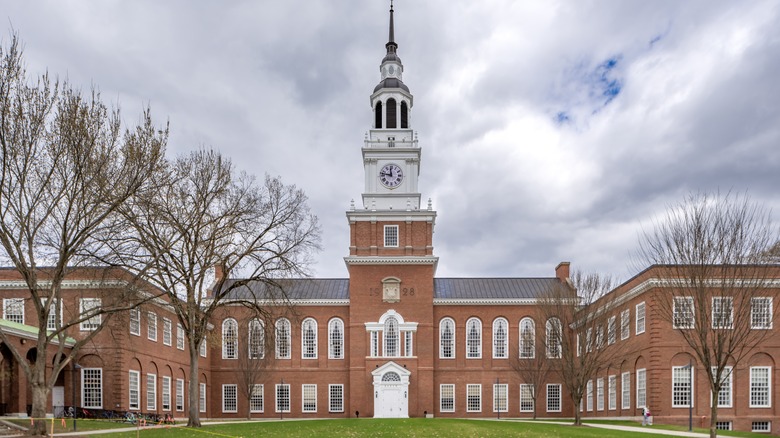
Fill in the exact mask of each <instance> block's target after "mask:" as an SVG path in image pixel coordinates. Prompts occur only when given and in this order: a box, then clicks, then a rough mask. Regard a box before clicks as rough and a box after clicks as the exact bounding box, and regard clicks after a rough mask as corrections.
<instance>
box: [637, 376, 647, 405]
mask: <svg viewBox="0 0 780 438" xmlns="http://www.w3.org/2000/svg"><path fill="white" fill-rule="evenodd" d="M645 406H647V370H646V369H645V368H642V369H640V370H636V407H637V408H638V409H640V408H643V407H645Z"/></svg>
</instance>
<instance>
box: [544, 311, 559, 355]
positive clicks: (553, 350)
mask: <svg viewBox="0 0 780 438" xmlns="http://www.w3.org/2000/svg"><path fill="white" fill-rule="evenodd" d="M545 329H546V332H547V357H548V358H550V359H560V358H561V320H560V319H558V318H555V317H553V318H550V319H548V320H547V324H546V325H545Z"/></svg>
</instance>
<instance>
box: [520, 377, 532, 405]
mask: <svg viewBox="0 0 780 438" xmlns="http://www.w3.org/2000/svg"><path fill="white" fill-rule="evenodd" d="M533 411H534V385H531V384H529V383H521V384H520V412H533Z"/></svg>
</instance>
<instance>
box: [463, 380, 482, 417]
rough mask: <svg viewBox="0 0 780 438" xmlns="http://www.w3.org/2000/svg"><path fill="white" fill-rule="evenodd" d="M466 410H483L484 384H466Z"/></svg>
mask: <svg viewBox="0 0 780 438" xmlns="http://www.w3.org/2000/svg"><path fill="white" fill-rule="evenodd" d="M466 412H482V385H480V384H473V383H469V384H468V385H466Z"/></svg>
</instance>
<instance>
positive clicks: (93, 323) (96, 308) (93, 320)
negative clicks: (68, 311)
mask: <svg viewBox="0 0 780 438" xmlns="http://www.w3.org/2000/svg"><path fill="white" fill-rule="evenodd" d="M79 306H80V315H81V317H82V318H87V319H85V320H84V321H81V324H79V330H82V331H91V330H97V329H98V328H99V327H100V322H101V315H100V306H101V300H100V298H81V299H79Z"/></svg>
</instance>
